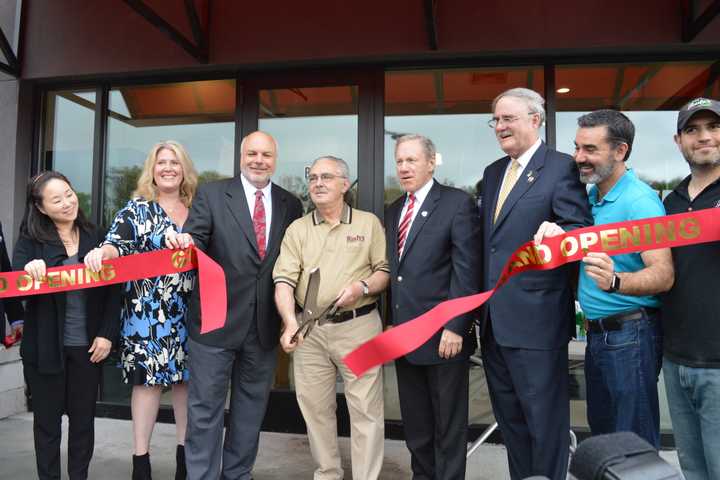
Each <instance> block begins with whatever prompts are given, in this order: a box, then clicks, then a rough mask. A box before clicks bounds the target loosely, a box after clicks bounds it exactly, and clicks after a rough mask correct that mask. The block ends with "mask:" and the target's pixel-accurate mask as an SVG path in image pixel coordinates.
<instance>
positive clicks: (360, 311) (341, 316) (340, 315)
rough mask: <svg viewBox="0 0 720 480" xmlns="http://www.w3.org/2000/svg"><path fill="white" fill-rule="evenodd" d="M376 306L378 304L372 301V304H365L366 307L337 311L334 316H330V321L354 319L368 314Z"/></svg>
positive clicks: (338, 321) (341, 321) (339, 321)
mask: <svg viewBox="0 0 720 480" xmlns="http://www.w3.org/2000/svg"><path fill="white" fill-rule="evenodd" d="M376 308H377V304H375V303H371V304H370V305H365V306H364V307H360V308H356V309H355V310H345V311H344V312H337V313H336V314H335V315H333V316H332V317H328V321H329V322H331V323H343V322H347V321H348V320H352V319H353V318H356V317H362V316H363V315H367V314H368V313H370V312H372V311H373V310H375V309H376Z"/></svg>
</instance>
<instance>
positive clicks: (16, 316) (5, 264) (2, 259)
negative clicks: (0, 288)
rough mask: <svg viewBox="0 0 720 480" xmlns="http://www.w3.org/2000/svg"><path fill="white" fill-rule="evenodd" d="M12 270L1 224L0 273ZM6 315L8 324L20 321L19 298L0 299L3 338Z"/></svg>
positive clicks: (0, 330)
mask: <svg viewBox="0 0 720 480" xmlns="http://www.w3.org/2000/svg"><path fill="white" fill-rule="evenodd" d="M11 270H12V265H11V264H10V258H9V257H8V253H7V245H6V244H5V236H4V235H3V231H2V224H0V272H9V271H11ZM6 315H7V319H8V322H10V323H12V322H16V321H18V320H22V319H23V316H24V315H25V310H24V309H23V306H22V301H21V300H20V298H17V297H16V298H5V299H0V334H2V336H3V337H4V336H5V328H4V327H5V316H6Z"/></svg>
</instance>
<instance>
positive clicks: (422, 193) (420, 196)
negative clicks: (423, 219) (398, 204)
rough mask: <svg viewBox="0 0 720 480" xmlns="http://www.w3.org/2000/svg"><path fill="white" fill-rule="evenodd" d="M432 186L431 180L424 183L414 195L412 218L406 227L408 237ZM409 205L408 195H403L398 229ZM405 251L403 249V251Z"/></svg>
mask: <svg viewBox="0 0 720 480" xmlns="http://www.w3.org/2000/svg"><path fill="white" fill-rule="evenodd" d="M432 186H433V179H432V178H431V179H430V180H428V181H427V183H425V185H423V186H422V187H420V188H418V189H417V191H416V192H415V193H414V195H415V206H414V207H413V212H412V216H411V217H410V225H408V236H410V229H411V228H412V224H413V222H414V221H415V217H417V214H418V212H420V210H421V207H422V204H423V202H424V201H425V197H427V195H428V192H430V189H431V188H432ZM409 204H410V194H409V193H406V194H405V205H403V208H402V211H401V212H400V219H399V220H398V227H400V224H401V223H402V220H403V218H404V217H405V212H406V211H407V208H408V205H409ZM405 241H407V237H406V238H405ZM403 250H405V249H403Z"/></svg>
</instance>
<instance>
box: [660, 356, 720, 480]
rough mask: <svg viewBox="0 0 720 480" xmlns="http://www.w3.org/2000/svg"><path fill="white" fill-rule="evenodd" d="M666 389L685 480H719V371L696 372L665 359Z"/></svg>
mask: <svg viewBox="0 0 720 480" xmlns="http://www.w3.org/2000/svg"><path fill="white" fill-rule="evenodd" d="M663 375H664V377H665V389H666V390H667V399H668V405H669V407H670V417H671V418H672V424H673V432H674V434H675V445H676V446H677V450H678V458H679V459H680V467H682V471H683V474H684V475H685V478H686V480H713V479H720V368H693V367H686V366H684V365H678V364H677V363H674V362H672V361H671V360H668V359H667V358H665V360H664V362H663Z"/></svg>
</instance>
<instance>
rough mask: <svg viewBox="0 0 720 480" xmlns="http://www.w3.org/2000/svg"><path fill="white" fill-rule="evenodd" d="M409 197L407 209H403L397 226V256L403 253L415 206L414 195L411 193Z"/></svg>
mask: <svg viewBox="0 0 720 480" xmlns="http://www.w3.org/2000/svg"><path fill="white" fill-rule="evenodd" d="M409 199H410V202H409V203H408V207H407V210H405V216H404V217H403V219H402V222H400V228H398V256H401V255H402V253H403V247H404V246H405V239H407V235H408V231H409V230H410V221H411V220H412V215H413V209H414V207H415V195H413V194H412V193H411V194H410V196H409Z"/></svg>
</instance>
